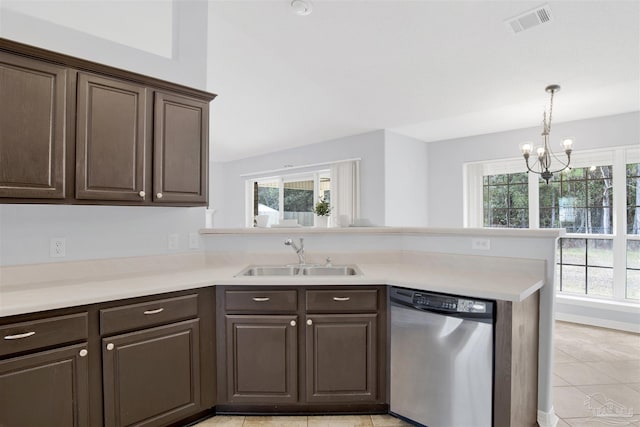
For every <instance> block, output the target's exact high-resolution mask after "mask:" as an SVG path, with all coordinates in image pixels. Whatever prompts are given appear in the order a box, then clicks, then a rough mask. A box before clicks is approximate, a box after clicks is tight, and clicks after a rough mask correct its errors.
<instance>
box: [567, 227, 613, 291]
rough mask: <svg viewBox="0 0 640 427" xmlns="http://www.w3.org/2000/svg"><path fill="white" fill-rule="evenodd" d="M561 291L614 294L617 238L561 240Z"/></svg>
mask: <svg viewBox="0 0 640 427" xmlns="http://www.w3.org/2000/svg"><path fill="white" fill-rule="evenodd" d="M559 265H560V280H559V285H560V289H559V291H560V292H565V293H571V294H577V295H590V296H595V297H606V298H611V297H613V240H611V239H574V238H565V239H561V240H560V263H559Z"/></svg>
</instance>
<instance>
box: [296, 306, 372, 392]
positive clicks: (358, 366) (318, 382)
mask: <svg viewBox="0 0 640 427" xmlns="http://www.w3.org/2000/svg"><path fill="white" fill-rule="evenodd" d="M377 317H378V316H377V314H354V315H346V314H345V315H331V314H317V315H309V316H307V325H306V328H307V329H306V360H307V402H363V401H375V400H377V392H376V390H377V380H378V379H377V372H378V366H377V351H378V343H377V331H376V324H377Z"/></svg>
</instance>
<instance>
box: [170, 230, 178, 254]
mask: <svg viewBox="0 0 640 427" xmlns="http://www.w3.org/2000/svg"><path fill="white" fill-rule="evenodd" d="M178 239H179V236H178V235H177V234H169V235H168V236H167V247H168V248H169V250H171V251H177V250H178Z"/></svg>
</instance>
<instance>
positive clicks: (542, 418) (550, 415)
mask: <svg viewBox="0 0 640 427" xmlns="http://www.w3.org/2000/svg"><path fill="white" fill-rule="evenodd" d="M558 420H559V418H558V417H557V415H556V413H555V411H554V410H553V406H552V407H551V411H549V412H544V411H541V410H539V409H538V425H539V426H540V427H556V425H557V424H558Z"/></svg>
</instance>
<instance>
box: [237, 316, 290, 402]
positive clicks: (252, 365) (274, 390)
mask: <svg viewBox="0 0 640 427" xmlns="http://www.w3.org/2000/svg"><path fill="white" fill-rule="evenodd" d="M225 322H226V357H227V400H228V402H233V403H240V402H241V403H256V404H274V403H275V404H277V403H285V402H297V401H298V387H297V384H298V375H297V372H298V371H297V369H298V360H297V359H298V340H297V330H298V328H297V326H296V323H297V316H276V315H256V316H244V315H226V316H225Z"/></svg>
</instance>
